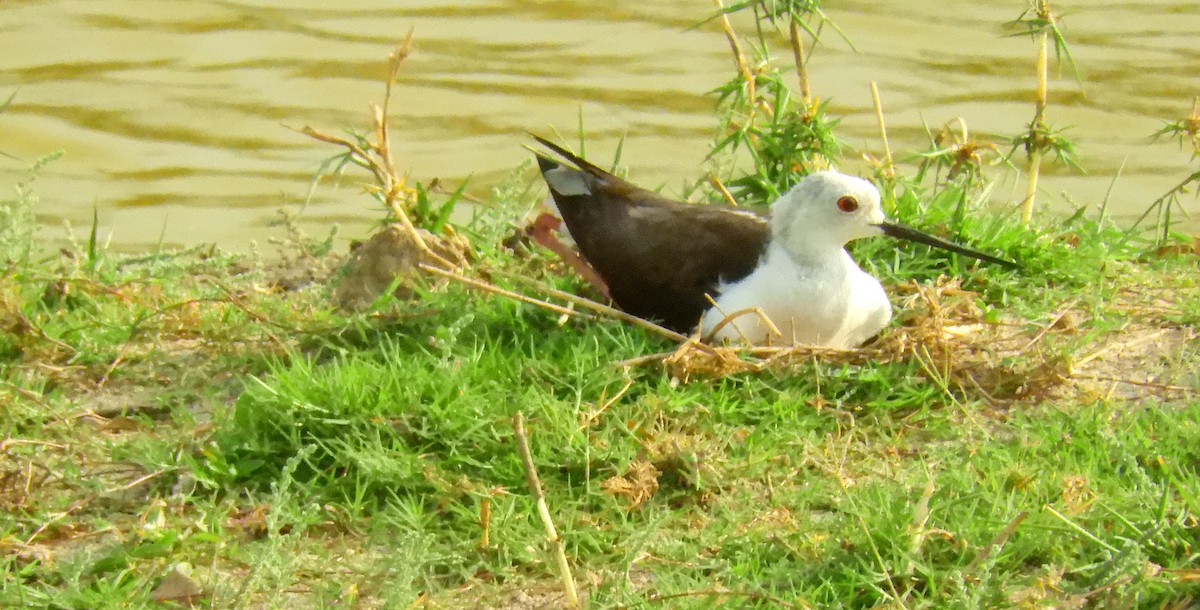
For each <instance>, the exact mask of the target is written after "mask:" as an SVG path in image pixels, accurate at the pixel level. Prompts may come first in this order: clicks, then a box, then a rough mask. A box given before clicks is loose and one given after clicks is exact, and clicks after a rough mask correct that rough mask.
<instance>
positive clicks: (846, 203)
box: [838, 195, 858, 213]
mask: <svg viewBox="0 0 1200 610" xmlns="http://www.w3.org/2000/svg"><path fill="white" fill-rule="evenodd" d="M838 209H839V210H841V211H843V212H846V213H850V212H853V211H854V210H857V209H858V200H857V199H855V198H853V197H851V196H849V195H846V196H845V197H842V198H841V199H838Z"/></svg>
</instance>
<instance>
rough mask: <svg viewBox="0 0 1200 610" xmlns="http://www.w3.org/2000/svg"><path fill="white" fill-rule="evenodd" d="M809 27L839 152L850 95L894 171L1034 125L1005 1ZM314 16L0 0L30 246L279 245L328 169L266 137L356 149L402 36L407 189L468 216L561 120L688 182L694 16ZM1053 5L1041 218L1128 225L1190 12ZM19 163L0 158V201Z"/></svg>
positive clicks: (360, 8)
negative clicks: (1064, 48)
mask: <svg viewBox="0 0 1200 610" xmlns="http://www.w3.org/2000/svg"><path fill="white" fill-rule="evenodd" d="M826 5H827V12H828V14H829V16H830V17H831V18H832V19H834V20H835V21H836V23H837V24H838V25H839V26H840V27H841V28H842V29H843V30H844V31H845V32H846V33H847V35H848V36H849V37H850V39H851V40H852V41H853V43H854V45H855V47H856V49H857V51H855V50H852V49H850V48H849V46H848V45H847V44H846V43H845V42H843V41H841V40H840V39H838V38H837V37H836V36H833V35H830V36H828V37H827V38H826V42H827V46H824V47H822V48H820V49H818V51H817V52H816V54H815V55H814V56H813V58H812V63H811V71H812V82H813V88H814V92H815V93H816V94H817V95H819V96H821V97H822V98H823V99H828V100H831V105H830V109H831V111H832V112H833V113H834V114H836V115H841V116H843V117H844V120H843V123H842V128H841V130H840V134H841V135H842V136H843V137H844V138H845V139H846V140H847V141H848V143H849V144H851V145H853V146H856V147H859V148H862V149H864V150H868V151H873V152H877V151H878V150H879V148H880V145H879V142H878V137H877V135H876V133H877V130H876V127H875V123H874V115H873V111H872V110H871V98H870V91H869V87H868V82H869V81H872V80H874V81H877V82H878V84H879V89H880V92H881V95H882V98H883V103H884V108H885V111H886V113H887V120H888V125H889V130H890V135H891V138H892V146H893V149H894V150H896V151H897V154H898V155H901V154H902V153H903V152H904V151H908V152H912V151H916V150H919V149H921V148H924V147H925V146H926V142H927V140H926V138H925V135H924V128H923V127H922V123H923V122H926V123H928V124H930V125H940V124H942V123H944V122H946V121H947V120H949V119H952V118H953V117H963V118H964V119H965V120H966V122H967V124H968V125H969V126H970V128H971V130H972V131H973V132H975V133H1000V134H1011V133H1015V132H1017V131H1019V130H1020V129H1021V128H1022V126H1023V125H1025V124H1026V123H1027V122H1028V120H1029V118H1030V117H1031V115H1032V103H1031V101H1030V100H1031V95H1032V94H1031V92H1030V90H1031V89H1032V86H1033V82H1034V79H1033V57H1034V47H1033V43H1032V42H1031V41H1030V40H1029V39H1028V38H1020V37H1018V38H1011V37H1004V35H1003V34H1004V30H1003V29H1002V24H1003V23H1004V22H1005V21H1008V20H1011V19H1014V18H1016V17H1017V16H1018V15H1019V14H1020V13H1021V11H1022V10H1023V9H1024V6H1025V3H1024V2H1023V1H1020V0H1005V1H998V0H987V1H981V2H970V3H967V2H955V3H947V2H942V1H940V0H907V1H900V0H845V1H837V0H831V1H830V2H828V3H826ZM331 6H333V5H332V4H331V3H328V2H323V1H321V2H318V1H316V0H287V1H286V2H285V1H284V0H227V1H215V0H214V1H188V2H184V1H182V0H109V1H106V2H96V1H95V0H3V1H2V2H0V99H2V98H4V97H7V95H8V94H9V93H11V92H12V91H14V90H17V97H16V100H15V101H14V103H13V105H12V106H11V107H10V108H9V109H8V111H7V112H6V113H4V114H0V151H2V152H5V153H7V154H9V155H14V156H17V157H19V158H20V159H21V160H22V161H23V162H29V161H32V160H33V159H36V158H37V157H39V156H41V155H43V154H45V153H48V152H51V151H55V150H63V151H65V152H66V156H65V157H64V158H63V159H61V160H59V161H57V162H55V163H53V164H52V165H51V166H50V167H49V169H48V171H47V172H46V173H45V175H44V176H43V178H42V179H41V180H40V182H39V183H38V185H37V188H36V190H37V192H38V193H39V194H40V196H41V199H42V203H41V205H40V207H39V213H40V215H41V218H42V219H43V220H44V222H45V223H46V226H47V231H46V234H47V235H48V236H50V237H57V236H59V235H61V234H62V229H61V226H62V224H63V223H62V221H63V220H68V221H69V222H70V223H71V224H72V225H74V226H75V227H76V230H77V231H80V232H82V231H84V230H85V229H86V227H87V225H88V224H90V222H91V217H92V210H93V208H95V209H97V210H98V212H99V218H100V223H101V229H102V231H103V232H104V233H105V234H106V235H111V239H112V241H113V243H114V244H116V245H118V246H120V247H122V248H126V249H131V248H145V247H149V246H153V245H154V244H156V243H158V242H159V241H160V240H162V241H164V242H166V243H168V244H194V243H200V242H218V243H220V244H221V245H222V246H226V247H231V248H235V249H244V248H245V247H247V246H248V244H249V243H250V242H251V241H252V240H258V241H260V242H262V241H265V239H266V238H267V237H268V236H271V235H275V236H278V235H280V234H281V233H282V232H281V230H280V229H279V228H278V227H276V226H273V221H274V220H275V219H276V217H277V214H276V211H277V210H279V209H280V208H281V207H284V206H297V205H299V204H300V203H302V202H303V201H304V199H305V197H306V195H307V193H308V191H309V186H310V181H311V178H312V176H313V173H314V171H315V170H316V168H317V166H318V164H319V163H320V161H321V160H322V159H323V158H325V157H327V156H329V155H330V154H331V153H332V152H334V151H333V149H331V148H330V147H329V146H327V145H322V144H320V143H317V142H314V141H312V140H309V139H308V138H306V137H304V136H301V135H299V134H297V133H295V132H293V131H290V130H289V129H287V128H286V127H285V125H290V126H295V127H299V126H303V125H312V126H314V127H319V128H323V129H327V130H330V131H338V130H341V129H343V128H350V127H363V126H365V125H366V119H367V114H366V108H367V104H368V102H370V101H374V100H377V99H379V97H380V95H381V92H382V86H381V79H382V77H383V75H384V71H385V68H384V64H385V61H386V56H387V54H388V52H390V51H391V49H392V48H393V46H394V44H395V42H396V41H397V40H399V39H400V38H401V37H402V36H403V35H404V33H406V32H407V31H408V30H409V28H414V29H415V32H416V39H417V44H418V51H417V53H416V54H415V55H413V56H412V57H411V58H410V59H409V60H408V61H407V62H406V63H405V64H404V67H403V69H402V73H401V82H400V85H399V87H398V89H397V91H396V96H397V97H396V98H395V102H394V105H393V108H394V116H395V120H394V126H395V129H396V132H395V133H396V136H397V142H396V144H397V151H396V154H397V162H398V165H399V166H400V167H402V168H406V169H408V170H409V171H410V172H411V175H412V176H414V177H417V178H421V179H424V180H428V179H430V178H433V177H440V178H441V179H443V180H444V181H447V182H448V183H451V184H456V183H457V182H458V181H460V180H462V179H464V178H465V177H467V176H468V175H469V176H472V178H471V183H470V184H471V186H470V187H469V190H471V191H473V192H474V193H476V194H479V195H485V194H486V192H487V190H488V188H489V187H490V186H491V185H493V184H496V183H497V182H499V181H501V180H502V179H503V178H504V177H505V176H506V175H508V173H509V172H510V171H511V170H512V169H513V168H515V167H516V166H517V165H518V164H519V163H521V162H522V161H523V160H525V159H527V158H528V156H529V155H528V153H527V152H526V151H524V150H523V149H522V148H521V145H522V144H524V143H525V142H526V138H525V136H524V131H526V130H529V131H535V132H538V133H543V134H550V133H552V132H553V130H558V131H561V132H563V133H567V134H570V133H573V132H574V130H575V129H576V125H577V123H578V120H579V117H580V115H582V118H583V122H584V124H585V126H586V129H587V132H588V133H589V134H590V141H589V142H590V144H589V149H588V150H589V153H590V154H592V155H595V156H596V157H597V158H600V159H609V158H611V155H612V153H613V151H614V150H615V148H616V145H617V140H618V139H619V138H620V136H621V135H626V136H627V138H628V141H627V143H626V145H625V148H624V153H623V157H622V158H623V162H624V163H625V164H626V165H628V166H630V167H632V168H633V169H632V171H631V177H632V178H633V179H634V180H636V181H638V182H641V183H643V184H647V185H650V186H658V185H666V188H667V190H668V191H670V190H671V189H672V188H676V187H677V186H678V185H682V184H683V183H684V182H685V181H687V180H689V179H693V178H695V177H696V176H697V175H698V174H699V168H701V167H702V165H703V159H704V156H705V154H706V153H707V150H708V144H709V142H710V140H711V136H712V134H713V131H714V128H715V126H716V119H715V118H714V116H713V115H712V112H711V110H712V106H713V100H712V98H711V97H709V96H707V95H706V92H707V91H709V90H711V89H713V88H714V87H716V86H717V85H719V84H720V83H722V82H724V81H725V80H726V79H727V78H728V77H729V76H730V75H731V73H732V63H731V59H730V56H729V52H728V47H727V45H726V43H725V40H724V38H723V36H722V34H721V33H720V31H719V29H717V28H716V26H715V25H713V24H709V25H706V26H703V27H700V28H698V29H689V28H690V26H692V25H694V24H695V23H696V22H698V21H699V20H700V19H702V18H703V17H704V16H706V15H707V14H709V12H710V11H711V10H712V8H713V5H712V3H710V2H706V1H694V2H691V1H684V0H658V1H656V2H645V1H635V0H612V1H609V2H603V3H600V2H583V1H578V0H564V1H558V2H554V1H531V0H453V1H450V0H392V1H384V0H346V1H344V2H340V3H337V5H336V7H334V8H330V7H331ZM1056 7H1057V8H1058V10H1060V11H1061V12H1063V13H1065V15H1066V22H1065V26H1066V33H1067V36H1068V39H1069V40H1070V41H1071V43H1072V47H1071V49H1072V52H1073V54H1074V57H1075V60H1076V62H1077V63H1078V65H1079V67H1080V70H1081V72H1082V79H1083V81H1084V91H1083V93H1080V92H1079V88H1078V86H1077V85H1076V84H1075V82H1074V78H1073V76H1072V74H1071V73H1070V71H1069V70H1065V69H1064V70H1063V71H1062V73H1061V74H1060V75H1059V77H1058V78H1056V79H1054V81H1053V82H1052V87H1053V93H1052V96H1053V98H1052V102H1051V107H1050V110H1049V114H1048V118H1049V120H1050V121H1051V122H1052V123H1053V124H1055V125H1057V126H1071V127H1072V128H1071V130H1070V131H1069V132H1068V133H1069V134H1070V136H1071V137H1072V138H1073V139H1074V140H1075V142H1076V143H1077V144H1078V146H1079V148H1080V151H1081V160H1082V163H1083V165H1084V167H1085V168H1086V169H1087V171H1088V173H1087V174H1086V175H1085V174H1078V173H1072V172H1069V171H1064V170H1062V169H1057V168H1056V169H1054V170H1053V171H1051V173H1050V174H1049V175H1048V176H1047V177H1046V178H1045V179H1044V181H1043V182H1044V187H1045V189H1046V191H1047V193H1048V194H1049V195H1050V198H1051V199H1058V200H1059V201H1060V202H1061V200H1062V198H1061V197H1055V195H1057V194H1058V193H1060V192H1064V191H1065V192H1067V193H1069V194H1070V196H1071V198H1072V199H1073V200H1074V201H1075V202H1076V203H1079V204H1084V203H1090V204H1093V205H1095V204H1096V203H1098V202H1099V200H1100V199H1102V198H1103V197H1104V194H1105V192H1106V191H1107V190H1108V188H1109V184H1110V182H1111V181H1112V178H1113V176H1114V175H1115V174H1116V173H1117V171H1118V169H1119V168H1121V167H1122V165H1124V171H1123V174H1122V178H1121V179H1120V181H1118V182H1117V184H1116V187H1115V190H1114V191H1113V195H1112V202H1111V204H1110V207H1111V208H1112V209H1114V210H1115V211H1117V212H1118V213H1120V214H1124V215H1126V216H1128V215H1131V214H1136V213H1140V212H1141V211H1142V210H1143V209H1145V207H1146V206H1147V205H1148V204H1149V203H1150V202H1151V201H1153V199H1154V198H1155V197H1156V196H1157V195H1158V194H1159V193H1161V192H1163V191H1165V190H1166V189H1168V188H1170V187H1171V186H1173V185H1174V184H1175V182H1177V181H1178V180H1179V179H1181V178H1182V177H1183V176H1185V175H1186V174H1187V173H1188V163H1189V153H1188V152H1187V151H1182V152H1181V151H1180V150H1179V149H1178V148H1177V147H1176V146H1175V145H1173V144H1170V143H1167V142H1158V143H1152V142H1151V141H1150V139H1149V136H1150V134H1152V133H1153V132H1154V131H1156V130H1157V129H1159V128H1160V127H1161V126H1162V122H1163V120H1166V119H1178V118H1182V117H1184V116H1185V115H1186V114H1187V112H1188V111H1189V110H1190V107H1191V101H1192V98H1193V96H1195V95H1197V94H1200V78H1198V76H1197V75H1200V37H1197V34H1196V33H1197V32H1200V5H1197V4H1196V2H1195V0H1174V1H1172V0H1088V1H1082V0H1081V1H1074V2H1065V1H1064V2H1058V3H1056ZM742 23H743V25H744V24H745V22H744V21H743V22H742ZM781 51H782V50H781ZM781 59H786V57H783V58H781ZM22 165H23V163H22V162H21V161H13V160H10V159H7V158H3V157H0V185H3V186H4V187H5V188H7V187H8V185H10V184H12V183H13V182H14V181H15V180H16V178H17V176H19V174H20V168H21V167H22ZM1193 167H1194V165H1193ZM851 169H853V168H851ZM1001 194H1002V195H1004V196H1008V192H1007V191H1003V192H1002V193H1001ZM1018 196H1019V195H1018V194H1017V193H1013V194H1012V195H1011V198H1012V199H1014V200H1015V199H1016V198H1017V197H1018ZM1059 205H1060V208H1061V209H1065V208H1066V207H1067V205H1066V204H1064V203H1060V204H1059ZM1188 206H1189V208H1190V209H1193V210H1194V209H1196V201H1195V200H1189V201H1188ZM380 215H381V211H380V210H379V209H377V208H376V207H375V204H373V203H372V201H371V200H370V199H368V198H367V197H365V196H363V195H362V194H361V192H360V190H359V189H358V188H355V187H354V186H352V185H351V184H350V183H345V184H343V186H342V187H341V188H333V187H321V188H320V189H318V190H317V191H316V194H315V197H314V199H313V201H312V203H311V204H310V205H309V206H308V207H307V208H306V209H305V210H304V216H303V226H304V227H305V228H306V230H308V231H309V232H310V233H314V234H322V233H323V232H324V228H325V227H327V226H328V225H329V224H331V223H334V222H338V223H341V224H342V225H343V231H342V235H343V236H345V237H347V238H350V237H359V236H362V235H364V234H365V233H366V232H367V231H368V225H369V223H370V222H371V221H373V220H375V219H377V218H379V217H380ZM1197 226H1200V225H1198V223H1197V222H1196V221H1194V220H1193V221H1192V223H1191V227H1197Z"/></svg>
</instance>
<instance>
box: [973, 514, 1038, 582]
mask: <svg viewBox="0 0 1200 610" xmlns="http://www.w3.org/2000/svg"><path fill="white" fill-rule="evenodd" d="M1028 516H1029V513H1028V512H1026V511H1021V512H1019V513H1017V516H1016V517H1013V520H1012V521H1009V522H1008V525H1006V526H1004V529H1002V530H1000V532H999V533H998V534H996V537H995V538H992V541H991V542H989V543H988V545H987V546H985V547H983V550H982V551H980V552H979V554H978V555H976V556H975V559H973V560H971V563H970V564H969V565H968V566H967V570H966V573H967V574H969V575H971V576H972V577H973V576H974V573H975V570H976V569H978V568H979V566H981V565H983V562H984V561H987V558H988V556H990V555H991V554H992V553H993V552H995V551H997V550H999V549H1001V548H1003V547H1004V543H1006V542H1008V539H1009V538H1011V537H1012V535H1013V532H1015V531H1017V528H1018V527H1021V523H1022V522H1024V521H1025V518H1026V517H1028Z"/></svg>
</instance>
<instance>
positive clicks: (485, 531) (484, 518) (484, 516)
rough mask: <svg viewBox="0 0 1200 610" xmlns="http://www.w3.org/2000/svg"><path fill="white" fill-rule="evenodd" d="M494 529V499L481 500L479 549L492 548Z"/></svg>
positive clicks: (484, 497) (484, 498) (483, 498)
mask: <svg viewBox="0 0 1200 610" xmlns="http://www.w3.org/2000/svg"><path fill="white" fill-rule="evenodd" d="M491 529H492V499H491V498H490V497H488V496H483V497H482V498H479V548H481V549H486V548H488V547H489V546H491V536H490V534H489V532H491Z"/></svg>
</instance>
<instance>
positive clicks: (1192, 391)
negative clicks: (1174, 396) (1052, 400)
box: [1070, 375, 1197, 394]
mask: <svg viewBox="0 0 1200 610" xmlns="http://www.w3.org/2000/svg"><path fill="white" fill-rule="evenodd" d="M1070 378H1071V379H1076V380H1084V381H1111V382H1113V383H1125V384H1129V385H1136V386H1140V387H1143V388H1153V389H1155V390H1164V391H1169V392H1185V393H1187V394H1195V393H1196V391H1197V390H1196V388H1189V387H1186V386H1181V385H1170V384H1166V383H1155V382H1153V381H1135V380H1133V379H1120V378H1117V377H1107V376H1104V375H1071V377H1070Z"/></svg>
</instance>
